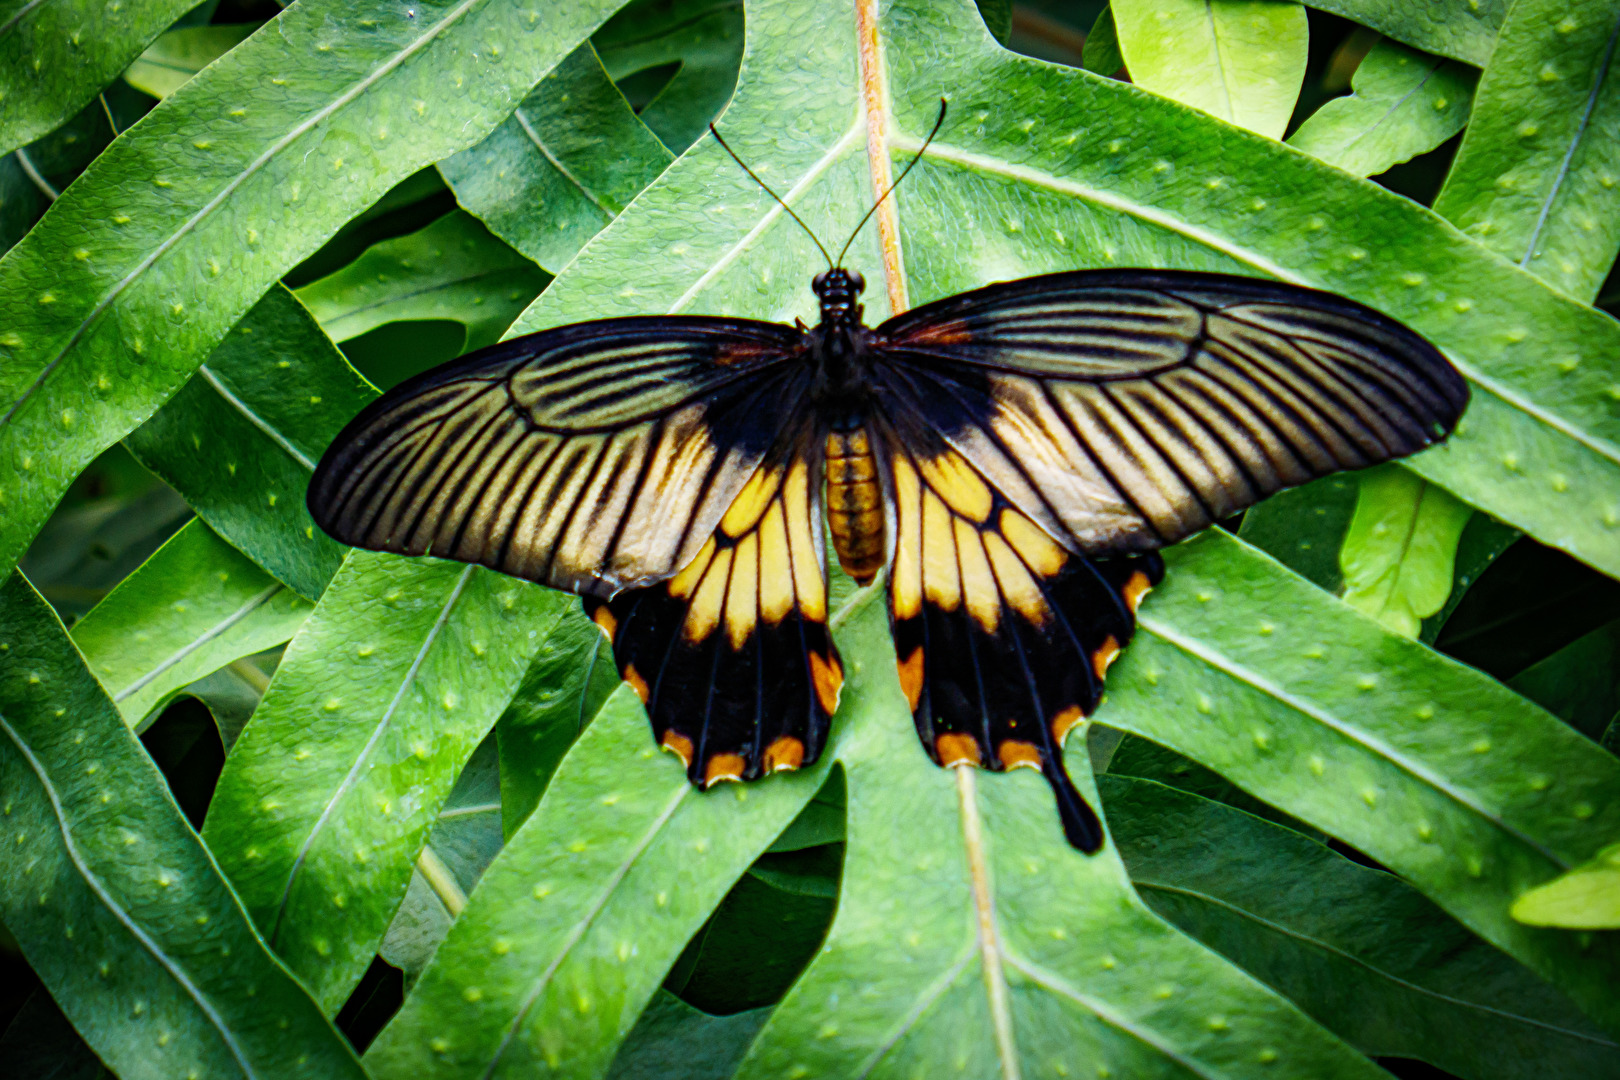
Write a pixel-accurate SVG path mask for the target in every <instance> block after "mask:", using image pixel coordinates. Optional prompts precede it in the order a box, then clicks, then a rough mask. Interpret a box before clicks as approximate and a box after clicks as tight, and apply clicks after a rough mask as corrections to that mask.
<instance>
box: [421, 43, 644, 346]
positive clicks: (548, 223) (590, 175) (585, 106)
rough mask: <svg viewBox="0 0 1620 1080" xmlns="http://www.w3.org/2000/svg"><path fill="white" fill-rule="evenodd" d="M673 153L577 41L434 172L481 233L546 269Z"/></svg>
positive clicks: (559, 262)
mask: <svg viewBox="0 0 1620 1080" xmlns="http://www.w3.org/2000/svg"><path fill="white" fill-rule="evenodd" d="M673 160H674V155H673V154H671V153H670V152H669V151H668V150H667V149H665V147H664V144H663V143H661V142H659V141H658V137H657V136H655V135H654V134H653V133H652V132H651V131H650V130H649V129H648V128H647V125H646V124H644V123H642V121H641V119H640V118H639V117H637V116H636V114H635V113H634V112H633V111H632V110H631V108H630V103H629V102H628V101H626V100H625V99H624V95H623V94H621V93H620V92H619V89H618V87H616V86H614V85H613V80H612V79H610V78H608V74H607V71H606V70H604V69H603V67H602V61H601V58H600V57H598V56H597V55H596V50H595V49H594V48H592V47H591V44H590V42H586V43H585V44H583V45H581V46H580V47H579V48H577V49H575V50H574V51H573V52H572V53H570V54H569V55H568V57H567V58H566V59H564V60H563V62H562V63H560V64H558V65H557V66H556V68H555V69H553V70H552V72H551V73H550V74H549V75H547V76H546V77H545V78H543V79H541V80H540V82H539V84H538V85H537V86H536V87H535V88H534V90H533V91H532V92H531V93H530V94H529V96H528V97H526V98H524V99H523V102H522V104H520V105H519V106H518V107H517V109H515V110H514V111H513V113H512V115H511V116H510V117H508V118H507V119H506V120H505V121H504V122H503V123H502V124H501V126H500V127H498V128H496V129H495V131H494V133H493V134H491V135H490V136H489V138H487V139H485V140H484V141H483V142H481V143H479V144H478V145H477V146H474V147H472V148H471V149H469V150H463V151H462V152H461V153H459V154H456V155H455V156H454V157H450V158H446V159H445V160H444V161H441V162H439V172H440V173H441V174H443V176H444V179H445V182H446V183H448V184H449V185H450V187H451V188H452V189H453V190H454V191H455V193H456V201H457V202H459V203H460V204H461V205H462V207H463V208H465V209H466V210H468V211H470V212H471V213H472V214H474V215H476V216H477V217H478V218H479V220H481V221H482V222H483V223H484V224H485V225H487V226H488V227H489V231H490V232H492V233H494V234H495V235H496V236H499V237H500V238H501V239H502V240H505V241H506V242H507V243H508V244H511V245H512V246H513V247H514V248H516V249H517V250H519V251H521V252H522V253H523V254H525V255H527V256H528V257H529V258H531V259H533V260H534V261H535V262H536V263H538V264H539V265H540V266H541V267H542V268H543V269H545V270H546V271H547V272H548V273H552V274H555V273H557V272H558V271H560V270H561V269H562V268H563V266H564V265H565V264H566V263H567V262H568V261H569V260H570V259H572V258H573V257H574V255H575V254H576V253H578V251H579V249H580V248H581V247H583V246H584V245H585V242H586V241H587V240H589V239H590V238H591V237H593V236H595V235H596V234H597V233H598V232H600V231H601V229H602V226H604V225H606V224H607V223H608V222H610V221H612V220H613V219H614V218H615V217H617V216H618V215H619V213H620V212H621V211H623V210H624V208H625V207H626V206H628V205H630V201H631V200H632V199H634V198H635V197H636V196H637V195H639V194H640V193H641V190H642V189H643V188H645V187H646V186H647V185H648V184H650V183H652V182H653V180H655V179H657V177H658V174H659V173H661V172H663V171H664V169H665V168H667V167H668V165H669V163H670V162H671V161H673ZM508 321H510V320H508ZM502 329H504V327H503V328H502Z"/></svg>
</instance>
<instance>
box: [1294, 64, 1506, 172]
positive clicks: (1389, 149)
mask: <svg viewBox="0 0 1620 1080" xmlns="http://www.w3.org/2000/svg"><path fill="white" fill-rule="evenodd" d="M1478 81H1479V73H1478V72H1476V71H1474V70H1473V69H1472V68H1469V67H1468V66H1467V65H1466V64H1462V63H1459V62H1457V61H1456V60H1448V59H1446V58H1445V57H1443V56H1428V55H1425V54H1424V53H1420V52H1418V51H1416V50H1415V49H1409V48H1407V47H1406V46H1404V45H1401V44H1399V43H1397V42H1394V41H1390V40H1387V39H1386V40H1382V41H1379V42H1378V43H1377V44H1376V45H1374V46H1373V47H1372V49H1371V51H1369V52H1368V53H1367V56H1366V58H1365V59H1363V60H1362V61H1361V63H1360V65H1359V66H1357V68H1356V72H1355V74H1354V75H1352V76H1351V78H1350V88H1351V90H1352V93H1351V94H1349V95H1348V96H1346V97H1340V98H1334V99H1333V100H1332V101H1329V102H1328V103H1327V104H1325V105H1323V106H1322V107H1321V108H1320V109H1318V110H1316V112H1314V113H1312V114H1311V115H1310V116H1309V117H1307V118H1306V120H1305V122H1304V123H1303V124H1301V125H1300V126H1299V129H1298V130H1297V131H1295V132H1294V133H1293V134H1292V135H1290V136H1288V145H1289V146H1293V147H1296V148H1297V149H1300V150H1303V151H1305V152H1306V153H1307V154H1313V155H1315V156H1316V157H1319V158H1321V159H1322V160H1323V161H1325V162H1327V163H1328V164H1329V165H1337V166H1338V167H1339V168H1341V169H1344V170H1345V171H1346V172H1353V173H1355V174H1356V175H1357V176H1374V175H1376V174H1378V173H1381V172H1383V171H1384V170H1385V169H1388V168H1389V167H1390V166H1391V165H1398V164H1400V163H1401V162H1403V161H1408V160H1410V159H1411V158H1414V157H1416V156H1417V155H1419V154H1424V153H1427V152H1429V151H1430V150H1433V149H1434V148H1435V147H1437V146H1439V145H1440V144H1441V143H1443V142H1445V141H1446V140H1447V139H1449V138H1451V137H1452V136H1453V135H1455V134H1457V132H1459V131H1461V130H1462V128H1463V125H1464V124H1465V123H1467V122H1468V110H1469V108H1470V106H1471V105H1472V104H1473V98H1474V85H1475V84H1476V83H1477V82H1478Z"/></svg>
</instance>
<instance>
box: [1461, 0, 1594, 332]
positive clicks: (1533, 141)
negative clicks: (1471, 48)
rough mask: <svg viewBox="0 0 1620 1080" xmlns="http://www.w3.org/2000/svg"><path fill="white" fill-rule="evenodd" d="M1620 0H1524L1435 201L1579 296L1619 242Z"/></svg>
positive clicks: (1469, 229) (1464, 225)
mask: <svg viewBox="0 0 1620 1080" xmlns="http://www.w3.org/2000/svg"><path fill="white" fill-rule="evenodd" d="M1617 37H1620V3H1616V2H1615V0H1576V2H1573V3H1572V2H1570V0H1520V2H1519V3H1517V4H1515V5H1514V7H1513V11H1512V13H1511V14H1510V15H1509V17H1508V20H1507V22H1506V23H1505V24H1504V25H1503V27H1502V36H1501V40H1500V42H1499V43H1498V45H1497V48H1496V51H1495V53H1493V54H1492V56H1491V63H1490V66H1488V67H1487V68H1486V69H1485V74H1484V76H1483V77H1482V78H1481V79H1480V83H1479V93H1478V95H1477V97H1476V99H1475V102H1474V111H1473V117H1472V118H1471V120H1470V122H1469V124H1468V131H1467V132H1466V133H1465V134H1464V135H1463V141H1462V146H1461V147H1460V148H1459V149H1458V151H1457V160H1456V161H1455V163H1454V164H1453V165H1452V168H1451V172H1450V174H1449V175H1448V176H1447V177H1446V185H1445V187H1444V188H1442V189H1441V192H1440V195H1439V197H1438V198H1436V199H1435V203H1434V209H1435V212H1436V213H1438V214H1440V215H1441V216H1443V217H1445V218H1446V219H1448V220H1449V221H1451V222H1453V223H1455V224H1456V225H1457V227H1458V228H1460V229H1462V231H1463V232H1464V233H1466V234H1467V235H1468V236H1470V237H1473V238H1474V239H1475V240H1478V241H1479V242H1480V243H1481V244H1483V245H1484V246H1486V247H1488V248H1490V249H1491V250H1492V251H1495V252H1497V253H1498V254H1500V255H1502V256H1503V257H1504V258H1506V259H1508V260H1509V261H1511V262H1513V263H1515V264H1517V265H1518V266H1520V267H1523V268H1524V269H1526V270H1528V271H1530V272H1531V273H1533V274H1535V275H1537V276H1538V277H1541V278H1543V279H1545V280H1546V281H1547V282H1548V283H1550V284H1551V285H1553V286H1554V287H1555V288H1558V289H1562V290H1563V291H1564V292H1566V293H1568V294H1569V295H1571V296H1573V297H1575V298H1577V299H1579V300H1590V299H1592V298H1593V297H1595V296H1596V295H1597V292H1598V287H1599V286H1600V285H1602V284H1603V279H1604V278H1605V277H1606V276H1607V275H1608V273H1609V268H1610V266H1611V265H1612V264H1613V263H1614V258H1615V252H1616V251H1620V188H1616V186H1615V182H1616V176H1617V174H1620V86H1617V78H1620V69H1617V67H1616V65H1617V64H1620V59H1617V57H1616V55H1615V42H1616V40H1617Z"/></svg>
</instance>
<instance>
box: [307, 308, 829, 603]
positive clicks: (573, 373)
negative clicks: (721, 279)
mask: <svg viewBox="0 0 1620 1080" xmlns="http://www.w3.org/2000/svg"><path fill="white" fill-rule="evenodd" d="M798 341H799V335H798V333H797V331H795V330H793V329H792V328H791V327H785V326H776V325H773V324H771V323H759V322H750V321H747V320H740V319H709V318H698V317H669V318H636V319H614V320H606V321H603V322H597V323H581V324H577V325H574V326H565V327H560V328H558V329H556V330H551V331H545V332H542V333H539V334H534V335H530V336H528V337H524V338H518V339H515V340H513V341H509V342H506V343H504V344H502V345H498V346H495V347H493V348H490V349H484V350H481V351H480V352H478V353H476V354H473V355H471V356H469V357H467V358H465V359H464V360H462V361H457V362H455V363H452V364H449V365H446V366H445V367H443V368H439V369H436V370H434V371H432V372H429V373H428V374H426V375H423V376H420V377H418V378H416V379H412V380H410V381H408V382H406V383H404V384H402V385H401V386H399V387H396V388H395V389H393V390H391V391H389V392H388V393H387V394H384V395H383V396H382V397H381V398H380V399H378V400H377V401H376V402H374V403H373V404H372V405H371V406H370V407H368V408H367V409H366V410H365V411H364V412H362V413H361V414H360V415H359V416H357V417H356V418H355V419H354V420H353V421H352V422H351V423H350V424H349V426H348V427H347V428H345V429H344V431H343V433H342V434H340V435H339V436H338V438H337V440H336V441H335V442H334V443H333V446H332V449H331V450H329V451H328V453H327V455H326V456H325V457H324V458H323V459H322V461H321V464H320V468H319V469H318V471H317V472H316V475H315V478H314V480H313V481H312V482H311V484H310V488H309V495H308V503H309V508H310V513H311V515H312V516H313V517H314V518H315V521H316V522H317V523H318V524H319V525H320V526H321V528H322V529H324V530H325V531H326V532H328V533H330V534H331V535H332V536H334V537H336V538H337V539H339V540H341V541H343V542H345V543H348V544H353V545H355V546H357V547H365V548H371V549H373V550H379V551H394V552H399V553H402V554H407V555H439V556H443V557H446V558H452V559H458V560H460V561H462V562H473V563H482V564H483V565H485V566H489V567H493V568H494V569H496V570H500V571H502V572H503V573H508V574H512V575H514V576H516V577H522V578H527V579H529V580H531V581H539V582H543V583H545V584H548V585H553V586H555V587H558V588H563V589H570V590H573V591H575V592H580V593H587V594H594V595H604V596H605V595H611V594H612V593H613V592H614V591H616V590H618V589H620V588H626V587H635V586H637V585H640V584H645V583H647V582H650V581H656V580H659V579H661V578H665V577H668V576H669V575H671V574H673V573H675V572H676V570H678V569H679V568H680V567H681V566H684V565H685V564H686V563H687V562H689V561H690V560H691V558H692V557H693V555H695V554H696V552H697V550H698V548H699V547H700V546H701V545H702V544H703V542H704V540H705V539H706V538H707V537H708V535H709V534H710V532H712V530H713V529H714V527H715V523H716V522H717V521H718V520H719V518H720V516H721V514H723V513H724V512H725V510H726V508H727V506H729V505H730V504H731V501H732V499H733V498H734V497H735V495H736V493H737V492H738V491H739V490H740V489H741V487H742V485H743V484H744V483H745V482H746V480H747V479H748V477H749V475H750V474H751V473H752V472H753V471H754V469H755V467H756V466H757V465H758V464H759V462H760V461H761V460H762V459H763V458H764V456H765V454H766V452H767V450H768V449H769V448H770V446H771V445H772V444H773V443H774V442H775V441H776V439H777V437H778V433H779V430H780V427H781V424H782V423H783V422H784V420H785V418H786V417H787V416H789V415H790V414H791V412H792V410H793V409H794V408H795V407H796V406H797V403H798V402H799V399H800V398H801V397H802V396H803V384H804V383H805V382H806V376H805V373H804V370H803V367H802V365H787V364H783V363H782V361H783V360H785V359H787V358H789V357H790V356H791V355H792V350H793V349H794V347H795V345H796V343H797V342H798Z"/></svg>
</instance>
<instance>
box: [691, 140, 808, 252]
mask: <svg viewBox="0 0 1620 1080" xmlns="http://www.w3.org/2000/svg"><path fill="white" fill-rule="evenodd" d="M709 134H710V135H713V136H714V141H715V142H717V143H719V144H720V149H722V150H724V151H725V152H726V153H728V154H730V155H731V160H732V161H735V162H736V163H737V165H738V166H739V167H740V168H741V169H742V171H743V172H745V173H747V174H748V175H749V177H750V178H751V179H752V180H753V181H754V183H756V184H758V185H759V186H760V187H762V188H764V189H765V194H767V195H769V196H770V197H771V198H773V199H775V200H776V205H778V206H780V207H781V208H782V209H783V210H784V211H786V212H787V216H788V217H790V218H792V219H793V220H794V221H797V222H798V223H799V228H801V229H803V230H804V231H805V232H806V233H807V234H808V235H809V237H810V239H811V240H812V241H814V242H815V245H816V247H817V248H819V249H820V251H821V257H822V258H823V259H826V260H827V268H828V269H829V270H830V269H832V266H833V261H832V256H831V255H828V254H827V249H826V248H824V247H822V246H821V241H820V240H819V239H818V238H817V237H816V234H815V233H813V232H811V231H810V226H808V225H806V224H805V223H804V219H803V218H801V217H799V215H798V214H795V213H794V212H793V207H791V206H789V205H788V204H787V203H785V202H783V201H782V196H780V195H778V194H777V193H776V192H774V191H772V190H771V185H769V184H767V183H766V182H765V181H763V180H761V179H760V178H759V177H758V176H755V175H754V170H753V169H750V168H749V167H748V166H747V165H744V164H743V159H742V158H740V157H738V156H737V151H735V150H733V149H732V148H731V147H729V146H727V145H726V140H724V139H722V138H721V137H720V133H719V132H718V131H716V130H715V129H714V125H713V124H710V125H709Z"/></svg>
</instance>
